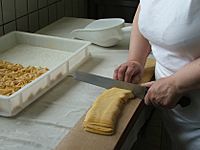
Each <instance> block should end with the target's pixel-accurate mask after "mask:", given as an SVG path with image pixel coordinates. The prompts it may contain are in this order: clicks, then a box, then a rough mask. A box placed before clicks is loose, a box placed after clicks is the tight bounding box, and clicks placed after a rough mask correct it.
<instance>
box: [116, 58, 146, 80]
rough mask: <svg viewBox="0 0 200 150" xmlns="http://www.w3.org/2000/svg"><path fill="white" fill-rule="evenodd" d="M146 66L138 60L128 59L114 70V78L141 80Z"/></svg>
mask: <svg viewBox="0 0 200 150" xmlns="http://www.w3.org/2000/svg"><path fill="white" fill-rule="evenodd" d="M143 71H144V67H143V66H142V65H141V64H140V63H139V62H137V61H127V62H126V63H123V64H121V65H120V66H119V67H117V68H116V69H115V71H114V75H113V78H114V79H116V80H121V81H125V82H130V83H137V82H139V81H140V79H141V76H142V74H143Z"/></svg>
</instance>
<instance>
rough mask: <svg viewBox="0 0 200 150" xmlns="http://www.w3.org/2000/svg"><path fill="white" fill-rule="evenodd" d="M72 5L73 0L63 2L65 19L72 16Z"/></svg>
mask: <svg viewBox="0 0 200 150" xmlns="http://www.w3.org/2000/svg"><path fill="white" fill-rule="evenodd" d="M72 3H73V0H65V16H67V17H72V16H73V12H72V10H73V9H72V6H73V5H72Z"/></svg>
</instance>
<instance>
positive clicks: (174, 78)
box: [170, 75, 185, 95]
mask: <svg viewBox="0 0 200 150" xmlns="http://www.w3.org/2000/svg"><path fill="white" fill-rule="evenodd" d="M170 77H171V80H172V81H171V82H172V84H173V85H174V86H175V88H176V93H177V94H179V95H183V94H184V93H185V90H184V86H183V85H182V84H181V82H180V81H179V79H178V77H177V76H176V75H172V76H170Z"/></svg>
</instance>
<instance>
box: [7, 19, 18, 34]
mask: <svg viewBox="0 0 200 150" xmlns="http://www.w3.org/2000/svg"><path fill="white" fill-rule="evenodd" d="M15 30H16V23H15V21H12V22H10V23H8V24H5V25H4V32H5V33H9V32H11V31H15Z"/></svg>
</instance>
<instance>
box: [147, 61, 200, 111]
mask: <svg viewBox="0 0 200 150" xmlns="http://www.w3.org/2000/svg"><path fill="white" fill-rule="evenodd" d="M144 86H147V87H150V88H149V90H148V92H147V94H146V96H145V98H144V100H145V103H146V104H147V105H148V104H153V105H154V106H161V107H166V108H173V107H175V106H176V104H177V102H178V101H179V99H180V98H181V96H183V95H184V94H185V93H187V92H189V91H191V90H197V89H200V58H197V59H196V60H194V61H192V62H191V63H189V64H187V65H186V66H184V67H183V68H181V69H180V70H179V71H177V72H176V73H175V74H174V75H171V76H169V77H165V78H161V79H159V80H157V81H153V82H148V83H145V84H144Z"/></svg>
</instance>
